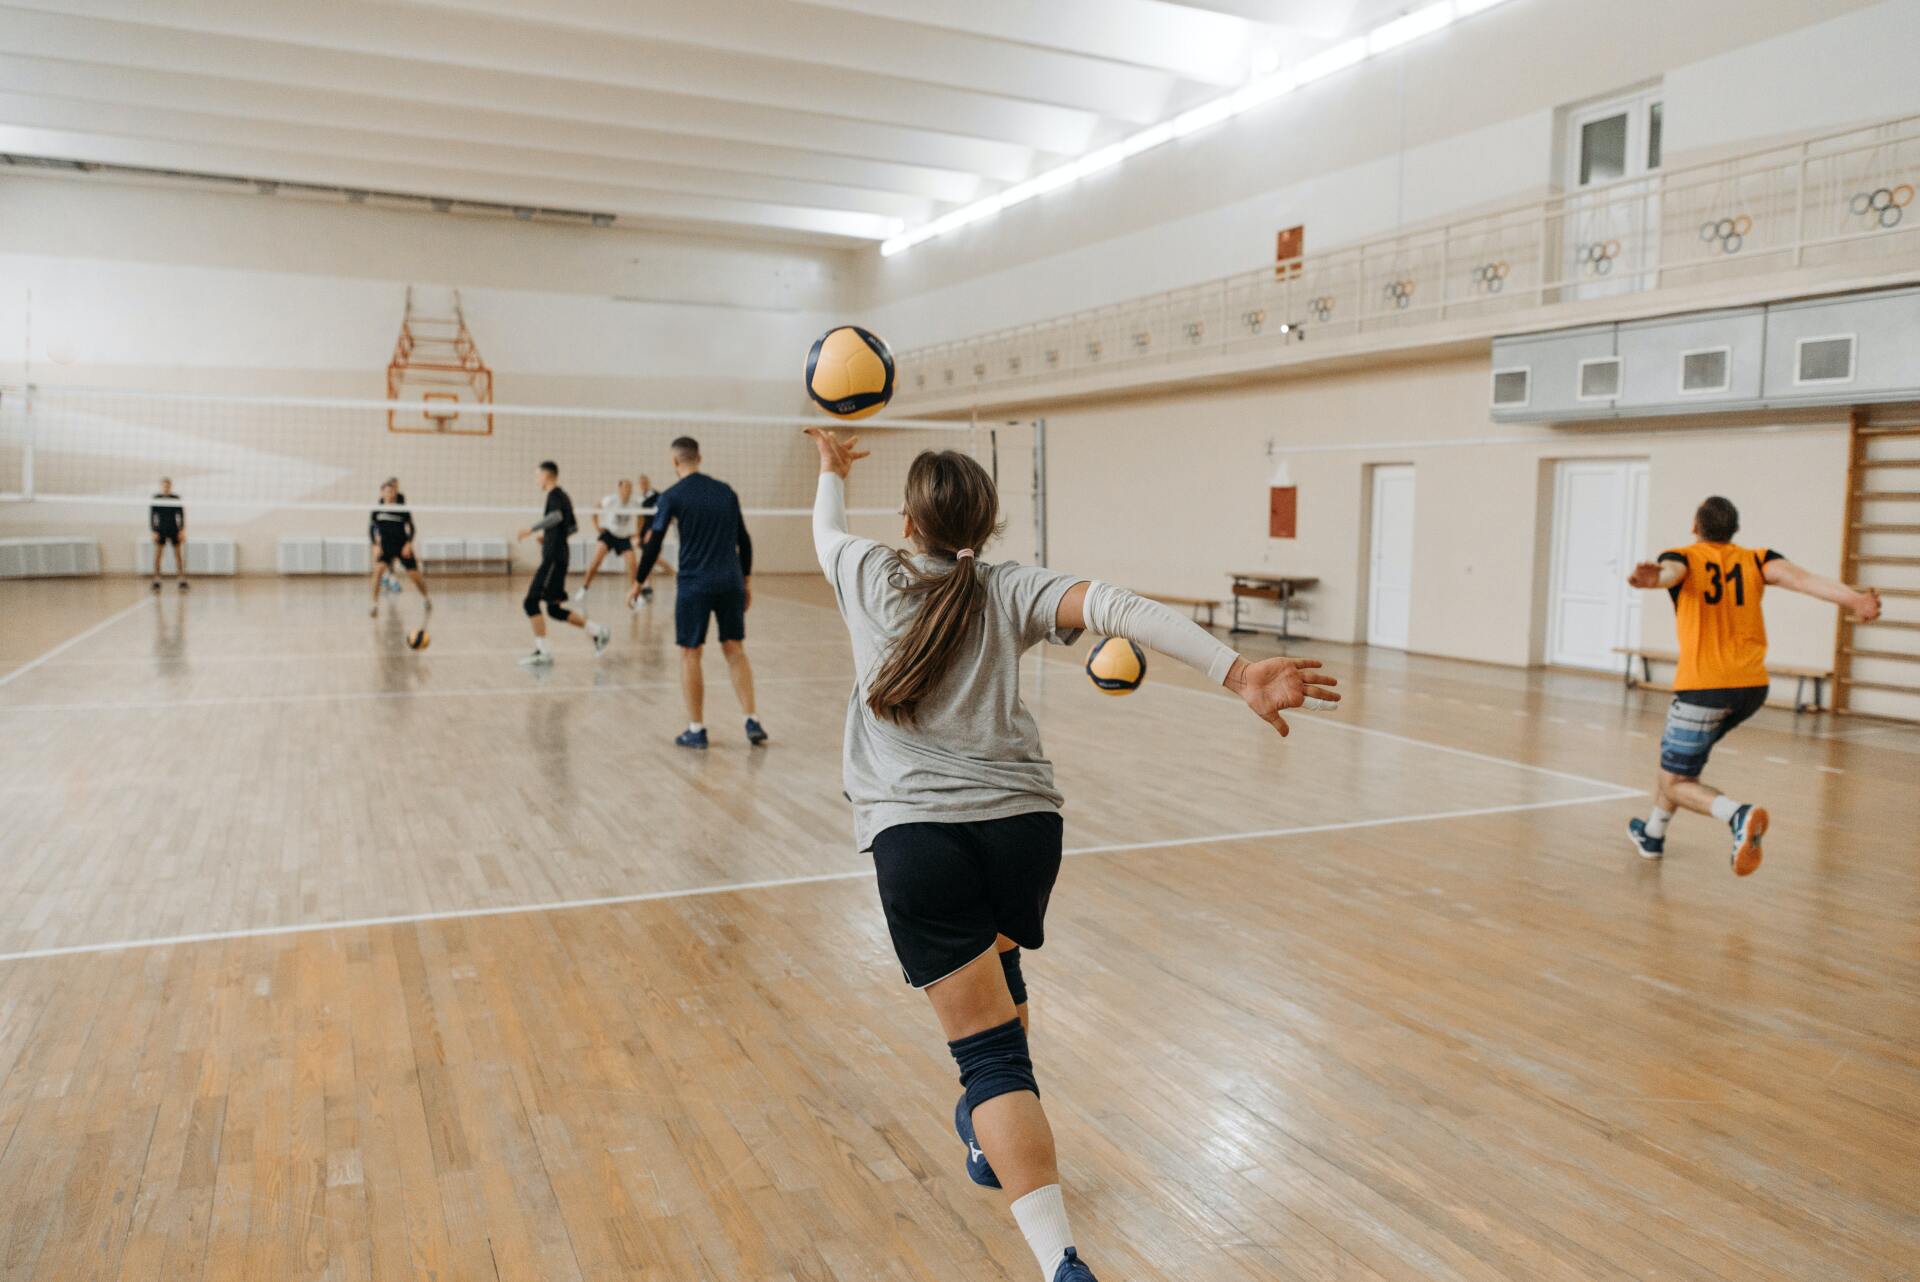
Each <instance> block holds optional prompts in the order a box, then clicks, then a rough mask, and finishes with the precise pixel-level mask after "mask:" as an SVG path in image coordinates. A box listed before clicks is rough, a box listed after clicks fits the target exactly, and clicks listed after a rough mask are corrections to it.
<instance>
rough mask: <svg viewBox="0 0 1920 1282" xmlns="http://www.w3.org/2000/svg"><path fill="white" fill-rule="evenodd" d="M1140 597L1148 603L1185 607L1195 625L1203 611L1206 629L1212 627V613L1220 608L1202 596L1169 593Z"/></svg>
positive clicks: (1156, 593) (1145, 593)
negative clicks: (1155, 602) (1205, 614)
mask: <svg viewBox="0 0 1920 1282" xmlns="http://www.w3.org/2000/svg"><path fill="white" fill-rule="evenodd" d="M1140 595H1141V596H1143V597H1145V598H1147V600H1149V601H1158V602H1159V603H1160V604H1161V605H1179V606H1185V607H1186V609H1187V611H1188V613H1190V614H1192V615H1193V621H1194V622H1195V623H1198V622H1199V621H1200V611H1202V610H1205V611H1206V612H1207V626H1208V627H1212V626H1213V612H1214V611H1215V610H1217V609H1219V608H1220V606H1221V602H1219V601H1214V600H1209V599H1208V598H1206V597H1203V596H1175V595H1174V594H1173V593H1171V592H1142V593H1141V594H1140Z"/></svg>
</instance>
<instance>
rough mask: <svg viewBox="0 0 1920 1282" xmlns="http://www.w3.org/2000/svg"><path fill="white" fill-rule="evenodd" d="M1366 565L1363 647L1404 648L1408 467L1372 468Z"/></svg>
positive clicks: (1409, 556)
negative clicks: (1371, 513) (1370, 532)
mask: <svg viewBox="0 0 1920 1282" xmlns="http://www.w3.org/2000/svg"><path fill="white" fill-rule="evenodd" d="M1369 549H1370V551H1369V553H1368V563H1367V584H1368V587H1367V644H1368V645H1381V646H1390V647H1392V648H1393V649H1395V650H1404V649H1406V648H1407V620H1408V617H1409V615H1410V614H1411V606H1412V603H1413V468H1412V467H1409V466H1405V465H1400V464H1396V465H1394V466H1392V467H1376V468H1374V469H1373V531H1372V536H1371V538H1370V540H1369Z"/></svg>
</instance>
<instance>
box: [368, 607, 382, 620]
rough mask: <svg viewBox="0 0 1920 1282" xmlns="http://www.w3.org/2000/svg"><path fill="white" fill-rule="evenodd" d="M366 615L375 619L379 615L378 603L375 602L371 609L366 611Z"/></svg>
mask: <svg viewBox="0 0 1920 1282" xmlns="http://www.w3.org/2000/svg"><path fill="white" fill-rule="evenodd" d="M367 617H368V618H369V619H377V618H379V617H380V607H379V605H378V604H376V605H375V606H374V607H373V608H372V609H371V610H368V611H367Z"/></svg>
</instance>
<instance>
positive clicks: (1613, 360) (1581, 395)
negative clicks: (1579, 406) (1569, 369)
mask: <svg viewBox="0 0 1920 1282" xmlns="http://www.w3.org/2000/svg"><path fill="white" fill-rule="evenodd" d="M1589 365H1613V366H1616V367H1618V368H1619V370H1620V373H1619V376H1618V377H1616V378H1615V379H1614V380H1613V390H1612V391H1611V392H1608V393H1607V394H1606V395H1604V396H1588V395H1587V394H1586V392H1585V391H1583V390H1582V389H1583V388H1585V387H1586V385H1587V366H1589ZM1626 377H1627V371H1626V365H1625V362H1623V361H1622V360H1621V359H1620V357H1618V356H1589V357H1587V359H1585V360H1583V361H1581V362H1580V368H1579V369H1577V370H1575V371H1574V375H1573V399H1574V400H1576V401H1587V402H1593V401H1617V400H1619V399H1620V389H1621V388H1622V387H1624V386H1625V385H1626Z"/></svg>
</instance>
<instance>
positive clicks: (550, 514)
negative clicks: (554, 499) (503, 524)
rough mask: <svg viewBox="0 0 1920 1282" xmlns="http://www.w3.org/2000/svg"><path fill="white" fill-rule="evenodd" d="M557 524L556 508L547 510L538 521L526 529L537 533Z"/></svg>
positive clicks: (558, 519) (557, 513)
mask: <svg viewBox="0 0 1920 1282" xmlns="http://www.w3.org/2000/svg"><path fill="white" fill-rule="evenodd" d="M558 524H560V509H559V508H557V507H556V508H548V509H547V511H546V512H545V514H543V515H542V516H541V518H540V519H539V520H537V521H535V522H534V523H533V524H532V525H529V526H528V527H527V528H528V529H529V530H533V531H536V532H537V531H540V530H550V529H552V528H553V527H554V526H556V525H558Z"/></svg>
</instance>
